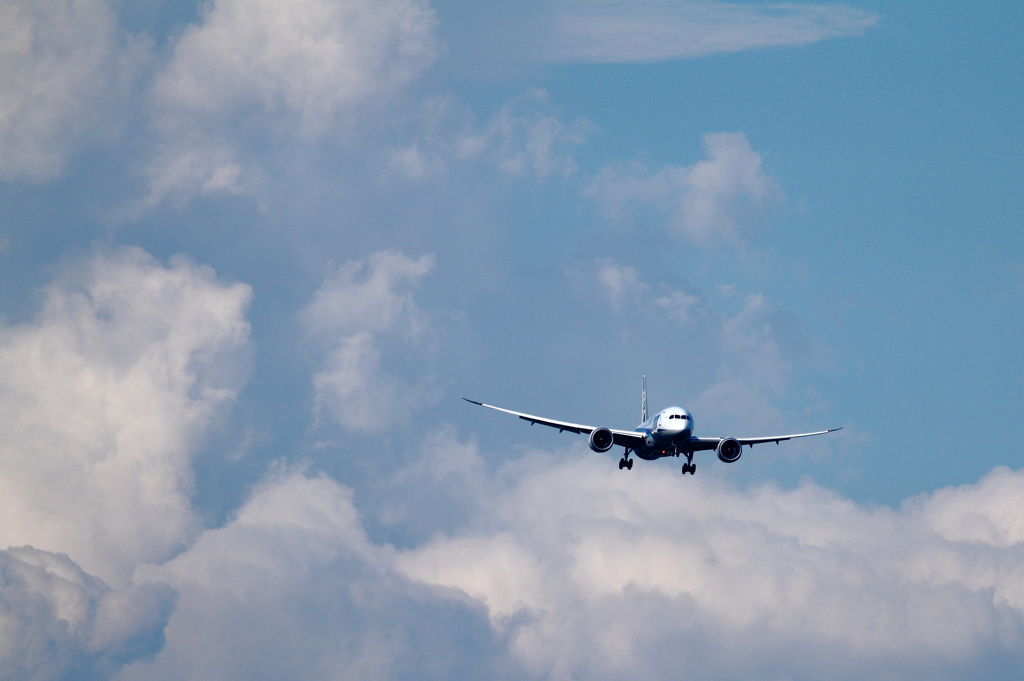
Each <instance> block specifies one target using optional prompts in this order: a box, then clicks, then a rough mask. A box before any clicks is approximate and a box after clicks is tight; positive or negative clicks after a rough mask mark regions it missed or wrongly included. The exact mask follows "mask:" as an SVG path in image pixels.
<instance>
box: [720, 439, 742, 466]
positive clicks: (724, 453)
mask: <svg viewBox="0 0 1024 681" xmlns="http://www.w3.org/2000/svg"><path fill="white" fill-rule="evenodd" d="M715 452H716V453H717V454H718V460H719V461H724V462H725V463H732V462H734V461H736V460H737V459H739V458H740V454H742V453H743V445H741V444H740V443H739V442H738V441H736V440H734V439H732V438H731V437H727V438H725V439H723V440H722V441H721V442H719V443H718V447H717V448H716V449H715Z"/></svg>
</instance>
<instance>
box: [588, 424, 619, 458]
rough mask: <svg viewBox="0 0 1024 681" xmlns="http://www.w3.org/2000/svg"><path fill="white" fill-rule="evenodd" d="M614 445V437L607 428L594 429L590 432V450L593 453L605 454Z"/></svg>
mask: <svg viewBox="0 0 1024 681" xmlns="http://www.w3.org/2000/svg"><path fill="white" fill-rule="evenodd" d="M614 444H615V436H614V435H612V431H610V430H608V429H607V428H595V429H594V430H592V431H591V432H590V448H591V449H593V450H594V451H595V452H607V451H608V450H609V449H611V448H612V445H614Z"/></svg>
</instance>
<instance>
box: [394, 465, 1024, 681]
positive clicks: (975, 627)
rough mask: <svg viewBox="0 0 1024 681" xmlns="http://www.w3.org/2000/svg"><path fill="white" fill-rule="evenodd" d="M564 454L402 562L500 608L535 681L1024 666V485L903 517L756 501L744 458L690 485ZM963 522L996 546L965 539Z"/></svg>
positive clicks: (1008, 478)
mask: <svg viewBox="0 0 1024 681" xmlns="http://www.w3.org/2000/svg"><path fill="white" fill-rule="evenodd" d="M559 459H561V460H562V461H558V460H556V459H555V458H553V457H550V458H549V457H546V456H545V457H543V458H533V459H531V460H530V461H529V462H528V463H527V462H517V463H515V464H511V465H510V467H511V470H510V471H508V472H505V473H503V474H499V475H496V476H494V477H493V478H492V479H491V480H490V481H489V483H488V486H487V487H486V488H485V489H484V490H483V491H482V493H481V494H480V496H481V498H483V499H485V501H484V502H483V503H481V505H480V506H479V508H477V509H476V510H475V512H472V513H469V514H468V515H469V517H471V518H472V520H469V521H468V522H467V523H466V525H465V526H463V527H462V528H459V529H457V530H455V531H453V532H450V533H446V534H445V535H444V536H440V537H437V538H436V539H434V540H433V541H429V542H427V543H426V544H424V545H421V546H418V547H416V548H412V549H410V550H407V551H404V552H401V553H400V554H399V556H398V558H397V565H398V566H399V567H400V568H401V569H402V570H403V571H404V572H405V573H406V574H407V575H408V576H410V577H411V578H414V579H419V580H422V581H424V582H425V583H429V584H435V585H438V586H441V587H445V588H455V589H459V590H460V591H463V592H464V593H465V594H466V595H468V596H470V597H472V598H475V599H478V600H479V601H480V602H481V603H482V604H484V605H486V607H487V609H488V613H489V615H490V619H491V624H492V626H493V627H494V628H495V630H496V632H498V634H499V635H501V636H503V637H504V638H505V639H506V640H507V641H508V642H509V647H510V653H511V654H512V655H513V656H514V657H515V658H516V659H517V660H518V661H520V662H521V663H523V664H524V666H525V667H526V668H527V669H529V670H530V671H531V672H532V673H534V674H537V675H539V676H544V677H554V678H578V677H587V678H595V679H614V678H625V677H627V676H628V677H632V678H636V677H638V676H642V677H644V678H679V676H680V675H683V676H686V677H691V676H692V677H699V678H709V679H715V678H737V677H743V678H822V677H828V678H837V679H844V678H850V679H854V678H867V677H872V678H879V677H886V676H896V677H899V678H905V679H912V678H929V679H931V678H936V675H938V676H939V677H942V678H947V677H950V678H952V677H956V678H964V677H970V676H972V673H971V671H972V670H974V671H976V672H977V671H984V670H986V669H988V668H989V665H991V664H993V662H992V661H993V660H1002V663H1003V664H1005V665H1006V669H1016V668H1018V666H1019V664H1020V663H1021V655H1020V651H1021V650H1022V649H1024V591H1022V589H1021V587H1020V584H1022V583H1024V582H1022V578H1024V573H1022V568H1021V565H1024V562H1021V558H1022V557H1024V554H1022V551H1024V542H1021V541H1013V542H1011V541H1008V539H1007V538H1008V537H1016V535H1017V533H1019V529H1020V528H1019V525H1020V523H1019V522H1018V520H1017V517H1016V515H1015V514H1013V513H1012V509H1014V508H1017V507H1018V506H1019V504H1020V503H1022V502H1024V498H1022V497H1021V494H1022V491H1021V490H1022V489H1024V485H1022V483H1021V480H1024V473H1021V472H1012V471H1009V470H1006V469H997V470H995V471H993V472H992V473H991V474H990V475H989V476H987V477H986V478H984V479H983V480H982V481H981V482H979V483H978V484H977V485H968V486H965V487H962V488H956V489H950V490H943V491H941V492H938V493H936V494H934V495H931V496H927V497H922V498H921V499H915V500H912V501H911V502H909V503H908V504H906V505H905V506H904V507H903V508H902V509H900V510H895V511H894V510H890V509H887V508H874V507H870V506H860V505H858V504H855V503H853V502H851V501H849V500H846V499H843V498H841V497H838V496H837V495H835V494H834V493H832V492H830V491H828V490H825V489H822V488H820V487H818V486H816V485H814V484H812V483H807V484H805V485H803V486H801V487H800V488H798V489H795V490H780V489H778V488H775V487H772V486H763V487H760V488H754V489H750V490H747V491H739V490H736V489H733V488H731V487H730V486H728V485H727V484H724V483H723V482H722V481H721V480H720V479H718V478H719V475H718V473H719V470H716V468H715V467H717V466H724V464H709V463H705V464H702V465H701V466H702V469H703V471H704V474H703V476H702V477H700V478H699V479H698V478H694V479H683V478H681V477H680V476H679V474H678V471H677V470H676V466H674V465H673V466H664V465H660V464H659V463H657V462H656V463H653V464H649V465H644V466H641V467H640V468H638V469H636V470H634V471H631V472H628V473H622V472H620V471H618V470H617V469H616V468H615V466H614V465H613V463H612V460H611V459H609V458H608V457H600V456H588V457H586V458H584V459H576V458H575V457H573V460H572V461H571V462H565V461H564V459H565V454H564V453H562V454H560V455H559ZM698 480H699V481H698ZM502 481H504V482H502ZM691 482H692V483H693V484H690V483H691ZM683 487H685V489H682V488H683ZM976 497H986V498H988V499H989V500H990V503H988V504H987V505H985V506H983V507H982V508H980V509H979V508H977V507H975V506H973V505H972V503H971V500H972V499H973V498H976ZM936 515H938V516H941V517H943V518H944V522H943V523H939V524H936V523H935V522H934V520H933V518H934V517H935V516H936ZM950 520H952V523H953V524H954V525H955V524H957V523H959V522H961V521H966V522H967V523H969V524H977V523H978V522H979V521H980V522H981V523H983V524H984V526H985V527H986V528H988V527H991V528H993V532H991V533H989V532H988V531H987V530H986V531H985V532H971V533H968V535H964V536H960V537H955V538H952V537H951V536H950V535H949V532H948V529H947V528H948V526H949V524H950ZM951 669H955V670H956V671H955V672H952V673H951V672H950V671H949V670H951Z"/></svg>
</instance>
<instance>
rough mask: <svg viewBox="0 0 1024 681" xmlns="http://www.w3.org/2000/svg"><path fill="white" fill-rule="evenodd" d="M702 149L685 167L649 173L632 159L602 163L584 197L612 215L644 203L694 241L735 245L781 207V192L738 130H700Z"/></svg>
mask: <svg viewBox="0 0 1024 681" xmlns="http://www.w3.org/2000/svg"><path fill="white" fill-rule="evenodd" d="M704 147H705V149H706V150H707V155H708V158H707V159H706V160H703V161H699V162H697V163H696V164H694V165H692V166H689V167H681V166H668V167H665V168H663V169H661V170H659V171H657V172H654V173H652V172H650V171H649V170H648V169H647V168H645V167H644V166H642V165H640V164H637V163H633V164H613V165H609V166H606V167H605V168H603V169H602V170H601V171H600V172H599V173H598V175H597V177H596V178H594V180H593V182H592V183H591V184H590V185H589V186H588V187H587V188H586V190H585V191H584V195H585V196H589V197H591V198H593V199H594V200H596V201H597V202H598V204H599V205H600V206H601V208H602V209H603V210H604V212H605V213H606V215H608V216H609V217H610V218H612V219H616V218H619V217H621V216H622V215H623V213H624V211H626V210H627V209H628V208H629V207H630V206H632V205H639V206H646V207H649V208H653V209H655V210H657V211H663V212H667V213H669V214H670V216H671V217H670V220H671V230H672V231H673V232H675V233H676V234H677V235H679V236H682V237H685V238H686V239H688V240H690V241H692V242H693V243H695V244H698V245H700V246H712V245H716V244H720V243H726V244H738V243H740V242H741V239H742V236H743V234H744V233H745V232H746V231H748V230H750V229H753V228H756V227H759V226H761V225H762V224H763V223H764V221H765V220H766V219H767V218H768V217H769V216H770V215H771V214H772V213H773V211H774V210H776V209H777V208H779V207H780V206H781V204H782V202H783V200H784V197H783V194H782V190H781V189H780V188H779V187H778V185H777V183H776V182H775V180H774V179H773V178H772V176H771V175H769V174H768V173H766V172H765V171H764V169H763V168H762V167H761V155H760V154H758V153H757V152H755V151H754V150H753V149H751V147H750V142H748V141H747V137H746V135H744V134H743V133H709V134H706V135H704Z"/></svg>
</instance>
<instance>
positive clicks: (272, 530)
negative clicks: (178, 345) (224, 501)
mask: <svg viewBox="0 0 1024 681" xmlns="http://www.w3.org/2000/svg"><path fill="white" fill-rule="evenodd" d="M352 496H353V495H352V491H351V490H349V489H347V488H345V487H342V486H340V485H338V484H337V483H335V482H333V481H331V480H328V479H326V478H323V477H310V476H307V475H304V474H302V473H300V472H296V471H286V470H284V471H279V472H278V473H276V474H274V475H272V476H271V477H270V479H268V480H267V481H266V482H264V483H263V484H262V485H260V486H259V487H258V488H257V489H256V490H255V491H254V493H253V496H252V498H251V499H250V500H249V501H248V502H247V503H246V504H245V505H244V506H243V507H242V508H241V509H240V510H239V511H238V514H237V517H236V518H235V519H234V520H233V521H232V522H231V523H229V524H228V525H227V526H225V527H223V528H220V529H216V530H210V531H207V532H206V533H205V534H204V535H203V536H202V538H201V539H200V540H199V541H198V542H197V543H196V544H195V545H194V546H192V547H191V548H190V549H189V550H188V551H187V552H186V553H184V554H182V555H181V556H179V557H177V558H175V559H174V560H172V561H171V562H169V563H167V564H166V565H164V566H161V567H159V568H156V567H153V568H148V569H141V570H140V571H139V574H138V577H139V578H140V579H142V580H147V581H152V582H154V583H170V584H172V585H173V586H174V588H175V589H176V590H177V591H178V592H179V593H180V597H179V600H178V607H177V609H176V610H175V612H174V614H173V616H172V618H171V621H170V624H169V625H168V627H167V644H166V647H165V648H164V650H163V651H161V653H160V654H159V655H158V656H157V657H156V658H155V659H154V660H153V661H152V662H139V663H137V664H135V665H134V666H132V667H131V668H129V669H127V670H126V672H125V673H124V675H123V677H122V678H124V679H126V681H128V680H130V681H135V680H142V679H167V678H198V677H202V678H219V679H282V678H288V679H323V678H371V679H392V678H417V679H435V678H436V679H449V678H487V677H493V676H494V673H495V668H494V666H493V664H492V661H493V658H494V657H496V654H497V653H498V652H500V649H499V647H498V646H497V645H496V643H495V642H494V640H493V637H492V634H491V631H490V628H489V626H488V622H487V618H486V614H485V612H484V610H483V608H481V607H480V606H479V605H478V604H476V603H473V602H472V601H469V600H468V599H464V598H461V597H459V596H458V595H454V594H449V595H442V596H438V595H437V594H436V593H435V592H434V590H433V589H430V588H425V587H423V586H422V585H417V584H414V583H411V582H409V581H408V580H406V579H405V578H403V577H402V576H401V575H400V574H399V573H397V572H395V571H394V569H393V568H392V567H391V562H392V556H393V554H394V551H393V550H392V549H391V548H390V547H387V546H381V545H376V544H374V543H372V542H371V541H369V540H368V538H367V536H366V534H365V532H364V530H363V527H362V524H361V522H360V519H359V514H358V513H357V511H356V509H355V507H354V506H353V503H352ZM505 671H507V670H505Z"/></svg>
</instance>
